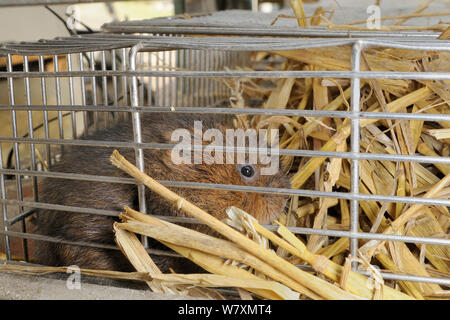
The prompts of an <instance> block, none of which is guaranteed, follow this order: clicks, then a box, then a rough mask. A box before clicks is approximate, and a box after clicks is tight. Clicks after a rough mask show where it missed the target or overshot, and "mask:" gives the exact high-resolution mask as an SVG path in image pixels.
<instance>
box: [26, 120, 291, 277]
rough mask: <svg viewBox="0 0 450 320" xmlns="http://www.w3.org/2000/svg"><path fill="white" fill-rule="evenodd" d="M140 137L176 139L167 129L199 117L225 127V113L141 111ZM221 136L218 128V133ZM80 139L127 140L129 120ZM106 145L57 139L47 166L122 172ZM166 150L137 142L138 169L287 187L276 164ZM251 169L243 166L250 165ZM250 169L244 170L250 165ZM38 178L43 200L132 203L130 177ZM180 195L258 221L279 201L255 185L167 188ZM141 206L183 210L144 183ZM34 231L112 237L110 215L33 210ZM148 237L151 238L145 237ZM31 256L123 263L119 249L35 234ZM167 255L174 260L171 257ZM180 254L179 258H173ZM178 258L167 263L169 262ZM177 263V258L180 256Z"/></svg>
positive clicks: (165, 262) (161, 211)
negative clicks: (140, 148) (181, 155)
mask: <svg viewBox="0 0 450 320" xmlns="http://www.w3.org/2000/svg"><path fill="white" fill-rule="evenodd" d="M141 118H142V119H141V128H142V137H143V142H155V143H176V142H173V141H171V134H172V131H173V130H175V129H179V128H186V129H188V130H189V131H190V132H192V131H193V127H194V120H201V121H202V126H203V130H207V129H209V128H217V129H219V130H221V132H224V130H225V129H227V128H233V127H232V124H231V121H230V119H231V118H230V117H225V116H219V115H198V114H189V115H188V114H173V113H171V114H167V113H160V114H156V113H151V114H142V116H141ZM224 136H225V134H224ZM85 139H88V140H108V141H133V129H132V124H131V121H127V122H122V123H120V124H118V125H117V126H115V127H113V128H110V129H105V130H102V131H97V132H95V133H93V134H92V135H90V136H88V137H86V138H85ZM113 149H114V148H109V147H91V146H70V147H67V146H66V147H65V148H64V151H63V154H62V156H61V159H60V161H59V162H57V163H56V164H55V165H54V166H52V168H51V170H52V171H53V172H71V173H78V174H89V175H101V176H114V177H127V178H129V176H127V175H126V174H125V173H124V172H122V171H121V170H120V169H118V168H116V167H115V166H113V165H112V164H111V163H110V160H109V158H110V155H111V153H112V151H113ZM118 150H119V152H120V153H121V154H122V155H124V156H125V157H126V158H127V159H128V160H129V161H131V162H135V152H134V149H132V148H118ZM170 155H171V150H156V149H145V151H144V158H145V171H146V173H147V174H148V175H150V176H151V177H153V178H155V179H158V180H171V181H192V182H205V183H219V184H235V185H252V186H270V187H278V188H289V187H290V182H289V179H288V177H287V176H286V175H285V174H284V173H283V172H282V171H281V170H280V171H278V173H276V174H274V175H259V169H260V167H259V166H258V165H256V166H252V168H253V169H254V172H253V175H252V176H251V177H250V179H249V178H248V177H245V176H243V174H247V175H250V174H249V172H248V168H246V169H247V171H245V172H244V173H242V166H239V165H237V164H214V163H213V164H206V163H201V164H192V165H189V164H180V165H176V164H174V163H173V162H172V161H171V156H170ZM250 171H251V170H250ZM250 173H251V172H250ZM40 185H41V190H40V201H41V202H44V203H52V204H60V205H68V206H77V207H86V208H97V209H107V210H117V211H121V210H122V209H123V207H124V206H125V205H126V206H130V207H133V208H136V209H138V200H137V199H138V192H137V188H136V186H135V185H133V184H118V183H115V184H113V183H101V182H92V181H81V180H68V179H56V178H45V179H44V180H43V181H42V183H41V184H40ZM171 189H172V190H174V191H175V192H177V193H179V194H180V195H181V196H183V197H184V198H186V199H187V200H189V201H191V202H193V203H194V204H196V205H197V206H199V207H200V208H202V209H204V210H206V211H207V212H209V213H210V214H212V215H214V216H215V217H217V218H218V219H223V218H225V215H226V214H225V209H226V208H228V207H229V206H232V205H233V206H236V207H239V208H241V209H243V210H244V211H246V212H248V213H250V214H252V215H254V216H255V217H256V218H257V219H258V220H259V221H260V222H261V223H269V222H271V221H273V220H274V219H276V218H277V217H278V216H279V215H280V214H281V212H282V211H283V209H284V207H285V202H286V197H285V196H281V195H272V194H271V195H269V194H259V193H245V192H231V191H224V190H209V189H190V188H171ZM146 202H147V211H148V213H150V214H156V215H166V216H167V215H172V216H186V214H185V213H183V212H181V211H179V210H177V209H176V208H175V207H174V206H173V205H171V204H170V203H168V202H167V201H166V200H164V199H162V198H161V197H159V196H157V195H155V194H153V193H151V192H150V191H149V190H148V189H147V190H146ZM35 220H36V230H37V233H39V234H43V235H50V236H53V237H56V238H59V239H64V240H69V241H83V242H86V241H88V242H94V243H101V244H108V245H113V244H114V233H113V229H112V224H113V222H114V221H115V220H116V219H115V218H114V217H110V216H103V215H93V214H85V213H74V212H63V211H53V210H46V209H45V210H44V209H42V210H39V212H38V214H37V217H36V219H35ZM151 243H152V244H153V242H151ZM36 256H37V257H36V258H37V260H38V262H39V263H41V264H46V265H56V266H69V265H77V266H78V267H80V268H90V269H109V270H120V271H130V270H132V268H131V266H130V264H129V262H128V261H127V260H126V258H125V257H124V256H123V254H122V253H121V252H120V251H119V250H111V249H109V250H108V249H100V248H95V247H88V246H72V245H64V244H60V243H55V242H45V241H41V242H40V243H39V245H38V250H37V253H36ZM153 258H154V260H155V263H156V264H157V265H158V266H159V267H160V268H161V269H162V270H163V271H164V272H165V271H167V270H168V268H173V269H174V270H175V271H178V272H183V263H185V262H183V260H182V259H176V258H172V259H171V258H167V257H163V256H153ZM174 260H178V262H175V261H174ZM180 260H181V262H180ZM177 263H178V265H175V264H177ZM180 263H181V264H180Z"/></svg>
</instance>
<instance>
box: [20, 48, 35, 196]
mask: <svg viewBox="0 0 450 320" xmlns="http://www.w3.org/2000/svg"><path fill="white" fill-rule="evenodd" d="M23 68H24V70H25V71H29V66H28V57H23ZM24 81H25V98H26V104H27V105H31V92H30V79H29V78H27V77H25V79H24ZM27 125H28V136H29V137H30V139H33V138H34V129H33V113H32V111H31V110H28V111H27ZM30 155H31V169H32V170H36V153H35V145H34V144H33V143H30ZM32 188H33V199H34V201H38V189H37V188H38V183H37V179H36V177H33V179H32Z"/></svg>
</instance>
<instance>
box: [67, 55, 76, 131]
mask: <svg viewBox="0 0 450 320" xmlns="http://www.w3.org/2000/svg"><path fill="white" fill-rule="evenodd" d="M66 59H67V71H68V72H72V56H71V55H70V54H68V55H67V56H66ZM69 98H70V105H71V106H73V105H74V104H75V97H74V92H73V78H72V77H69ZM71 116H72V137H73V138H74V139H76V138H77V119H76V114H75V111H74V110H72V112H71Z"/></svg>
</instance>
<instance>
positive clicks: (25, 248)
mask: <svg viewBox="0 0 450 320" xmlns="http://www.w3.org/2000/svg"><path fill="white" fill-rule="evenodd" d="M6 70H8V71H9V72H13V66H12V57H11V55H10V54H8V55H7V59H6ZM8 90H9V102H10V104H11V105H12V106H14V105H15V95H14V82H13V79H8ZM11 125H12V135H13V137H14V138H17V137H18V129H17V117H16V110H14V109H12V110H11ZM13 151H14V158H15V165H16V169H17V170H20V154H19V144H18V143H17V142H14V143H13ZM16 188H17V198H18V199H19V200H23V190H22V178H21V177H19V176H18V177H17V179H16ZM18 209H19V213H22V212H23V207H22V206H18ZM22 232H27V228H26V225H25V221H22ZM22 244H23V254H24V259H25V261H28V243H27V241H26V239H24V240H23V243H22Z"/></svg>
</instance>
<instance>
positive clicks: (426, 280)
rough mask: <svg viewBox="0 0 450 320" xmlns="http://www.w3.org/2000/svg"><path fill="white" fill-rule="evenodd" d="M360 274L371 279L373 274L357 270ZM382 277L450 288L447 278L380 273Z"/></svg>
mask: <svg viewBox="0 0 450 320" xmlns="http://www.w3.org/2000/svg"><path fill="white" fill-rule="evenodd" d="M357 272H358V273H360V274H363V275H365V276H368V277H370V276H371V274H370V273H369V272H367V271H361V270H357ZM380 274H381V276H382V277H383V279H385V280H399V281H413V282H424V283H434V284H438V285H441V286H450V279H445V278H433V277H419V276H412V275H407V274H395V273H387V272H380Z"/></svg>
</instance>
